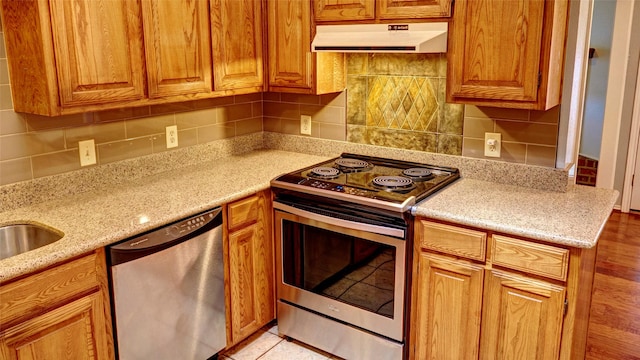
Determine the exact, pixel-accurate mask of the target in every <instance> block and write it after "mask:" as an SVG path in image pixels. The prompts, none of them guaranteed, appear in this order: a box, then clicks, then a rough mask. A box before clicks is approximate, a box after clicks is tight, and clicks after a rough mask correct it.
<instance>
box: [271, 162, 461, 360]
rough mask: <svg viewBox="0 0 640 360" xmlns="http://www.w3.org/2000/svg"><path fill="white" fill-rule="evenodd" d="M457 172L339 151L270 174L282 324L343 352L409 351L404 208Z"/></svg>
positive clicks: (357, 357) (397, 355) (355, 359)
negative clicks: (330, 156)
mask: <svg viewBox="0 0 640 360" xmlns="http://www.w3.org/2000/svg"><path fill="white" fill-rule="evenodd" d="M457 178H459V172H458V170H457V169H454V168H447V167H438V166H433V165H428V164H420V163H415V162H406V161H397V160H389V159H382V158H376V157H369V156H362V155H356V154H347V153H345V154H342V155H341V156H340V157H339V158H336V159H332V160H330V161H327V162H324V163H321V164H317V165H314V166H311V167H308V168H305V169H301V170H298V171H295V172H292V173H289V174H285V175H282V176H279V177H277V178H276V179H274V180H272V182H271V187H272V190H273V193H274V195H275V197H274V203H273V207H274V219H275V221H274V224H275V235H276V261H277V267H276V273H277V294H278V304H277V310H278V328H279V331H280V332H281V333H282V334H284V335H286V336H289V337H291V338H295V339H298V340H300V341H303V342H305V343H308V344H310V345H312V346H315V347H317V348H320V349H322V350H325V351H328V352H330V353H332V354H335V355H338V356H341V357H343V358H346V359H349V360H365V359H367V360H368V359H377V360H385V359H389V360H397V359H402V358H405V357H406V351H405V350H406V346H405V345H406V342H407V336H408V331H407V329H408V323H407V315H408V305H409V296H408V295H407V291H408V289H409V283H410V274H411V246H412V242H411V239H412V237H413V218H412V215H411V211H410V210H411V208H412V206H414V205H415V204H416V203H417V202H419V201H420V200H422V199H424V198H426V197H427V196H429V195H431V194H433V193H434V192H436V191H438V190H440V189H442V188H444V187H445V186H447V185H448V184H450V183H451V182H453V181H455V180H456V179H457Z"/></svg>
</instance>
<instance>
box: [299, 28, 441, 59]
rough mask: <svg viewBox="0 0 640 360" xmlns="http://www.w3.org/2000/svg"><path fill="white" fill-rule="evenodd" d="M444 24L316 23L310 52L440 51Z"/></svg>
mask: <svg viewBox="0 0 640 360" xmlns="http://www.w3.org/2000/svg"><path fill="white" fill-rule="evenodd" d="M447 25H448V24H447V23H446V22H443V23H410V24H354V25H318V26H316V36H315V37H314V38H313V42H312V43H311V50H312V51H314V52H367V53H369V52H385V53H443V52H446V51H447Z"/></svg>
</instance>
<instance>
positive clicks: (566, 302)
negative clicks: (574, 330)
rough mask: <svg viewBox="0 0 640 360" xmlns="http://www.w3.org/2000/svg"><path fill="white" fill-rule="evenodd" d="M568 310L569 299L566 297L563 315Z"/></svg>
mask: <svg viewBox="0 0 640 360" xmlns="http://www.w3.org/2000/svg"><path fill="white" fill-rule="evenodd" d="M567 311H569V300H567V299H564V313H563V314H562V316H566V315H567Z"/></svg>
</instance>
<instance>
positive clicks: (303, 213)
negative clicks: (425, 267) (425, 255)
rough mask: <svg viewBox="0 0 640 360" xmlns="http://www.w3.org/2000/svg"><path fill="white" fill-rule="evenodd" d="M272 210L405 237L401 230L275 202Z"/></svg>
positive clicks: (351, 227) (336, 224)
mask: <svg viewBox="0 0 640 360" xmlns="http://www.w3.org/2000/svg"><path fill="white" fill-rule="evenodd" d="M273 208H274V209H278V210H282V211H286V212H288V213H290V214H293V215H298V216H302V217H305V218H307V219H310V220H315V221H320V222H323V223H326V224H330V225H335V226H340V227H343V228H348V229H353V230H359V231H365V232H370V233H376V234H381V235H389V236H394V237H398V238H401V239H404V237H405V231H404V230H401V229H394V228H391V227H386V226H380V225H371V224H365V223H361V222H356V221H349V220H344V219H338V218H334V217H331V216H326V215H320V214H316V213H314V212H311V211H306V210H302V209H298V208H296V207H293V206H290V205H286V204H282V203H279V202H276V201H274V202H273Z"/></svg>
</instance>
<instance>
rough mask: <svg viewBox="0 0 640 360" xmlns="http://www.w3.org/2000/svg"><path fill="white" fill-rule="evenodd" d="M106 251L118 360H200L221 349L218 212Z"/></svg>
mask: <svg viewBox="0 0 640 360" xmlns="http://www.w3.org/2000/svg"><path fill="white" fill-rule="evenodd" d="M108 250H109V251H108V252H107V253H108V261H109V264H110V270H111V271H110V279H109V280H110V285H111V296H112V311H113V319H114V325H115V329H114V330H115V333H116V340H117V341H116V349H117V354H118V357H119V359H120V360H133V359H136V360H137V359H140V360H142V359H145V360H146V359H154V360H156V359H167V360H174V359H203V360H204V359H208V358H210V357H212V356H215V355H216V354H217V353H218V352H219V351H220V350H222V349H223V348H224V347H225V345H226V327H225V302H224V268H223V257H222V211H221V209H220V208H216V209H214V210H211V211H207V212H205V213H202V214H198V215H196V216H193V217H190V218H188V219H184V220H181V221H179V222H176V223H173V224H170V225H167V226H166V227H162V228H160V229H156V230H153V231H151V232H148V233H145V234H142V235H140V236H136V237H135V238H132V239H128V240H125V241H123V242H120V243H118V244H115V245H112V246H109V249H108Z"/></svg>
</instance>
